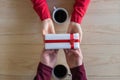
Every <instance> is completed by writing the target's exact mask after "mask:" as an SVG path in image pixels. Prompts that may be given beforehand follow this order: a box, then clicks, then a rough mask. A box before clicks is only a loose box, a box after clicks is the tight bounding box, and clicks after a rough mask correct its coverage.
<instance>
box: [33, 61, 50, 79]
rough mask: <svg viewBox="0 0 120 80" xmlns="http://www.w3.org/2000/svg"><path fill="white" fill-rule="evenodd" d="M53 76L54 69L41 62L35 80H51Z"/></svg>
mask: <svg viewBox="0 0 120 80" xmlns="http://www.w3.org/2000/svg"><path fill="white" fill-rule="evenodd" d="M51 75H52V68H51V67H49V66H47V65H45V64H43V63H41V62H40V63H39V65H38V69H37V75H36V77H35V80H50V78H51Z"/></svg>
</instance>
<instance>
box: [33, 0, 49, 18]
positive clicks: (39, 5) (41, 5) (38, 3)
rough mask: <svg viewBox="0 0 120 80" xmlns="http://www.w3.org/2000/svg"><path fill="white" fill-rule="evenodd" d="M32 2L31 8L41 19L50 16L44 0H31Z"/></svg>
mask: <svg viewBox="0 0 120 80" xmlns="http://www.w3.org/2000/svg"><path fill="white" fill-rule="evenodd" d="M31 1H32V3H33V8H34V10H35V11H36V12H37V14H38V15H39V17H40V19H41V20H44V19H47V18H51V16H50V11H49V8H48V5H47V2H46V0H31Z"/></svg>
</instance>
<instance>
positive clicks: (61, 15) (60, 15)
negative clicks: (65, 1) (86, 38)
mask: <svg viewBox="0 0 120 80" xmlns="http://www.w3.org/2000/svg"><path fill="white" fill-rule="evenodd" d="M54 17H55V20H56V21H57V22H59V23H63V22H65V21H66V19H67V14H66V12H65V11H63V10H58V11H56V13H55V15H54Z"/></svg>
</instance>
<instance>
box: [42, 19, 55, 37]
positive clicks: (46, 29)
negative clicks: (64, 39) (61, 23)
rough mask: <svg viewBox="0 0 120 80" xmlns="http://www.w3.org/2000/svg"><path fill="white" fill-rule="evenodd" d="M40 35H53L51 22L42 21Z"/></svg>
mask: <svg viewBox="0 0 120 80" xmlns="http://www.w3.org/2000/svg"><path fill="white" fill-rule="evenodd" d="M42 27H43V29H42V34H43V36H45V35H46V34H55V29H54V24H53V21H52V20H51V19H50V18H48V19H45V20H43V21H42Z"/></svg>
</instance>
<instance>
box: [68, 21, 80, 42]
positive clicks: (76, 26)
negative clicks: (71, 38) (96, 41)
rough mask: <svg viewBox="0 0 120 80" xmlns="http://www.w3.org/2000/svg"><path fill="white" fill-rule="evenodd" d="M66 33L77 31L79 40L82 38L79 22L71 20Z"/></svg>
mask: <svg viewBox="0 0 120 80" xmlns="http://www.w3.org/2000/svg"><path fill="white" fill-rule="evenodd" d="M67 33H79V35H80V41H81V40H82V28H81V26H80V24H79V23H76V22H71V23H70V24H69V27H68V30H67Z"/></svg>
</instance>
